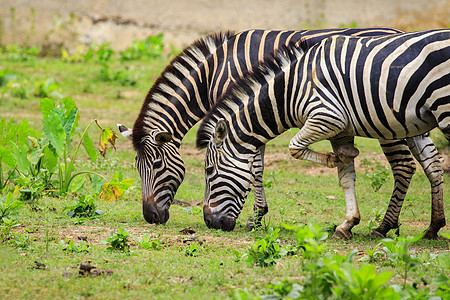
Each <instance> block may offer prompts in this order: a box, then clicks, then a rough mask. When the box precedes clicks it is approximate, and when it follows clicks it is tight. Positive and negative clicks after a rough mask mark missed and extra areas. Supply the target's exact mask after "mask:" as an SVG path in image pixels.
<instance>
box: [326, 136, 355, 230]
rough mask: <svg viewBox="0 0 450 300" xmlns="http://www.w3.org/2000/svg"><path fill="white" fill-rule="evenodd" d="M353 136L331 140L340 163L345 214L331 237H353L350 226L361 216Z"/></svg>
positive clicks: (340, 180)
mask: <svg viewBox="0 0 450 300" xmlns="http://www.w3.org/2000/svg"><path fill="white" fill-rule="evenodd" d="M353 143H354V137H347V138H345V139H343V140H331V145H332V146H333V151H334V152H335V153H336V156H337V157H338V158H339V160H340V161H341V163H339V164H338V176H339V184H340V186H341V188H342V190H343V191H344V197H345V205H346V214H345V220H344V222H343V223H342V224H340V225H339V226H338V227H337V228H336V231H335V232H334V234H333V238H338V239H342V238H346V239H350V238H352V237H353V234H352V231H351V230H352V228H353V227H354V226H355V225H358V224H359V221H360V219H361V216H360V214H359V208H358V201H357V198H356V191H355V181H356V173H355V163H354V161H353V158H354V157H356V155H358V154H359V151H358V149H356V148H355V147H354V146H353Z"/></svg>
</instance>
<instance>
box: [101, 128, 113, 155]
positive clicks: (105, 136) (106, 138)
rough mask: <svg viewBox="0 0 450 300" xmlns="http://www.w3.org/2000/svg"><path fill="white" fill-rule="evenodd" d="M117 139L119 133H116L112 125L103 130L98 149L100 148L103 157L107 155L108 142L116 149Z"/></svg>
mask: <svg viewBox="0 0 450 300" xmlns="http://www.w3.org/2000/svg"><path fill="white" fill-rule="evenodd" d="M116 139H117V133H115V132H114V131H113V130H112V129H111V128H110V127H107V128H105V129H103V130H102V133H101V135H100V144H99V145H98V149H99V150H100V154H101V155H102V156H103V157H105V155H106V149H107V148H108V144H111V146H113V148H114V149H116Z"/></svg>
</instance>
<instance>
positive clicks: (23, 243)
mask: <svg viewBox="0 0 450 300" xmlns="http://www.w3.org/2000/svg"><path fill="white" fill-rule="evenodd" d="M13 236H14V237H13V238H12V239H11V240H10V243H11V245H13V246H14V247H16V248H21V249H23V250H31V249H33V247H32V246H31V239H30V236H29V235H28V234H25V233H22V234H21V233H14V234H13Z"/></svg>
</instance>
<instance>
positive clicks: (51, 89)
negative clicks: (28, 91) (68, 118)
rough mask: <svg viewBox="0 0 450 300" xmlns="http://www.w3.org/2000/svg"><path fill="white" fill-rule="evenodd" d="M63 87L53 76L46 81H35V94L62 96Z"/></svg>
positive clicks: (44, 96)
mask: <svg viewBox="0 0 450 300" xmlns="http://www.w3.org/2000/svg"><path fill="white" fill-rule="evenodd" d="M60 90H61V88H60V86H59V85H58V84H56V83H55V80H54V79H53V78H51V77H50V78H47V79H45V80H44V81H38V82H36V83H35V89H34V95H35V96H36V97H41V98H47V97H50V98H56V99H59V98H62V97H63V95H62V94H61V92H60Z"/></svg>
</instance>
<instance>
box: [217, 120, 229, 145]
mask: <svg viewBox="0 0 450 300" xmlns="http://www.w3.org/2000/svg"><path fill="white" fill-rule="evenodd" d="M227 133H228V128H227V123H226V122H225V120H224V119H220V120H219V121H218V122H217V124H216V128H215V130H214V143H215V144H216V146H219V145H220V144H221V143H222V141H223V139H224V138H225V136H226V135H227Z"/></svg>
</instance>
